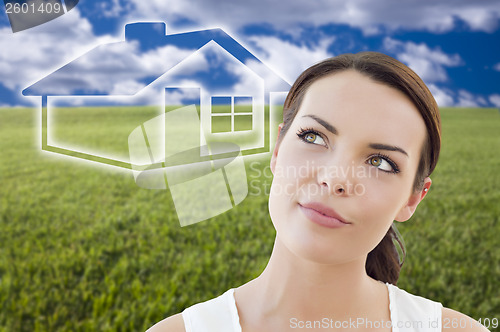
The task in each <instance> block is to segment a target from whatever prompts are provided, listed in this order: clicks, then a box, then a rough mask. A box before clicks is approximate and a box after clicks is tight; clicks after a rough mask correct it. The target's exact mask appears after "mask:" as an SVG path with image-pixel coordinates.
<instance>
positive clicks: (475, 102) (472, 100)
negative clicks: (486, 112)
mask: <svg viewBox="0 0 500 332" xmlns="http://www.w3.org/2000/svg"><path fill="white" fill-rule="evenodd" d="M486 105H488V103H487V102H486V100H485V99H484V98H483V97H481V96H475V95H474V94H472V93H470V92H469V91H465V90H459V91H458V102H457V103H456V104H455V106H458V107H481V106H486Z"/></svg>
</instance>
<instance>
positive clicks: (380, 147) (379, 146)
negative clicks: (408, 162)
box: [369, 143, 408, 157]
mask: <svg viewBox="0 0 500 332" xmlns="http://www.w3.org/2000/svg"><path fill="white" fill-rule="evenodd" d="M369 147H370V148H372V149H376V150H388V151H398V152H401V153H402V154H404V155H405V156H407V157H408V153H406V151H405V150H403V149H402V148H400V147H399V146H395V145H387V144H381V143H371V144H370V145H369Z"/></svg>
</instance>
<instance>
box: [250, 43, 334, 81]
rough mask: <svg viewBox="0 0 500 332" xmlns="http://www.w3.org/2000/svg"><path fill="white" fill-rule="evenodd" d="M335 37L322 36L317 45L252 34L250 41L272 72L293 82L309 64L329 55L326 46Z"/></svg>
mask: <svg viewBox="0 0 500 332" xmlns="http://www.w3.org/2000/svg"><path fill="white" fill-rule="evenodd" d="M334 40H335V39H334V38H333V37H329V38H324V39H322V40H321V41H320V43H319V44H318V45H315V46H312V47H307V46H305V45H302V46H300V45H295V44H292V43H290V42H287V41H284V40H281V39H279V38H277V37H270V36H253V37H251V38H250V41H251V42H252V43H254V44H255V45H257V48H258V49H260V50H261V52H259V53H258V54H259V55H260V56H259V58H261V60H262V61H263V62H264V63H266V65H268V66H269V67H270V68H271V69H272V70H273V71H274V72H276V73H277V74H279V75H280V76H281V77H283V78H284V79H285V80H286V81H288V82H294V81H295V79H296V78H297V77H298V75H299V74H300V73H301V72H302V71H304V69H306V68H308V67H310V66H311V65H313V64H315V63H316V62H319V61H321V60H324V59H325V58H328V57H331V56H332V54H330V53H329V52H328V50H327V49H328V46H330V45H331V44H332V42H333V41H334Z"/></svg>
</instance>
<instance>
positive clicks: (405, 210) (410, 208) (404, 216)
mask: <svg viewBox="0 0 500 332" xmlns="http://www.w3.org/2000/svg"><path fill="white" fill-rule="evenodd" d="M431 184H432V180H431V178H430V177H426V178H425V179H424V187H423V188H422V190H420V191H417V192H414V193H413V194H411V196H410V198H409V199H408V201H407V202H406V204H405V205H404V206H403V207H402V208H401V210H399V212H398V214H397V215H396V218H394V220H396V221H400V222H403V221H407V220H408V219H410V218H411V216H412V215H413V213H414V212H415V210H416V208H417V206H418V204H419V203H420V202H421V201H422V200H423V199H424V197H425V195H427V193H428V192H429V188H430V187H431Z"/></svg>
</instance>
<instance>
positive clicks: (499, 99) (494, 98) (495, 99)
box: [488, 94, 500, 108]
mask: <svg viewBox="0 0 500 332" xmlns="http://www.w3.org/2000/svg"><path fill="white" fill-rule="evenodd" d="M488 100H489V101H490V103H492V104H493V105H495V107H498V108H500V95H499V94H493V95H491V96H490V97H489V98H488Z"/></svg>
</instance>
